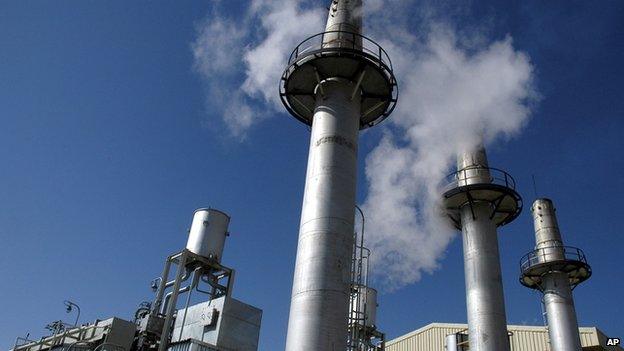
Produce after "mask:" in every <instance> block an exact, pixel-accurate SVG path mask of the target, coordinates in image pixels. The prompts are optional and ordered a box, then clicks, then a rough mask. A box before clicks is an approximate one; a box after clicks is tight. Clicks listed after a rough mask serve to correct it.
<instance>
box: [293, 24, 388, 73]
mask: <svg viewBox="0 0 624 351" xmlns="http://www.w3.org/2000/svg"><path fill="white" fill-rule="evenodd" d="M332 33H336V34H340V35H339V36H338V39H336V40H333V41H332V42H329V43H327V42H325V36H326V35H327V34H332ZM344 36H347V37H348V36H350V37H351V39H352V40H346V39H345V38H344ZM359 39H361V41H362V42H361V43H359ZM317 41H318V42H317ZM335 44H338V46H335ZM345 49H346V50H353V51H361V52H362V53H364V54H366V55H367V56H371V57H372V58H374V59H375V60H376V61H378V63H379V65H380V66H381V65H384V66H387V67H388V68H389V69H390V70H392V60H390V56H389V55H388V53H387V52H386V50H384V49H383V48H382V47H381V45H379V44H377V42H375V41H374V40H372V39H370V38H368V37H366V36H364V35H362V34H358V33H353V32H347V31H340V30H332V31H326V32H321V33H317V34H314V35H312V36H309V37H308V38H306V39H304V40H303V41H302V42H301V43H299V45H297V47H295V49H294V50H293V51H292V53H291V54H290V57H289V58H288V65H291V64H293V63H294V62H296V61H297V60H298V59H299V58H301V57H305V56H308V55H309V54H311V53H313V52H319V51H320V52H324V51H326V52H332V51H340V50H345Z"/></svg>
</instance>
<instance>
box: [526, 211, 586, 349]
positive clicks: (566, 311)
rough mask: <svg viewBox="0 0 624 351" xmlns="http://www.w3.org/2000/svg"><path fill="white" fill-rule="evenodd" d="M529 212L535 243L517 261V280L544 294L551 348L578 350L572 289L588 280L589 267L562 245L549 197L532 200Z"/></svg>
mask: <svg viewBox="0 0 624 351" xmlns="http://www.w3.org/2000/svg"><path fill="white" fill-rule="evenodd" d="M531 212H533V223H534V226H535V243H536V244H535V250H534V251H531V252H530V253H528V254H527V255H525V256H524V257H523V258H522V260H521V261H520V270H521V273H520V282H521V283H522V284H523V285H524V286H526V287H529V288H531V289H539V290H540V291H541V292H542V293H543V294H544V297H543V299H542V301H543V303H544V307H545V310H546V319H547V320H548V335H549V337H550V345H551V350H552V351H581V350H582V348H581V339H580V336H579V330H578V322H577V320H576V311H575V309H574V299H573V298H572V289H574V287H576V286H577V285H578V284H580V283H581V282H583V281H585V280H587V279H589V277H590V276H591V267H590V266H589V265H588V264H587V259H586V258H585V254H584V253H583V251H582V250H581V249H578V248H575V247H566V246H563V240H562V239H561V233H560V232H559V224H558V223H557V217H556V216H555V207H554V205H553V203H552V201H551V200H549V199H537V200H535V202H534V203H533V207H531Z"/></svg>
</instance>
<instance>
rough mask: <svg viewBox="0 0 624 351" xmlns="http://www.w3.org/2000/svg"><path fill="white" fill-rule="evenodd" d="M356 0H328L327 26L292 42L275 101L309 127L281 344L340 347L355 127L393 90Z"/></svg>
mask: <svg viewBox="0 0 624 351" xmlns="http://www.w3.org/2000/svg"><path fill="white" fill-rule="evenodd" d="M361 6H362V1H361V0H333V1H332V3H331V6H330V10H329V17H328V20H327V27H326V31H325V32H323V33H320V34H317V35H316V36H313V37H311V38H308V39H307V40H305V41H304V42H303V43H301V44H300V45H299V46H297V48H295V50H294V51H293V53H292V55H291V57H290V60H289V66H288V68H287V69H286V70H285V72H284V75H283V76H282V81H281V87H280V97H281V99H282V102H283V103H284V105H285V107H286V108H287V109H288V111H289V112H290V113H291V114H293V116H294V117H295V118H297V119H299V120H300V121H302V122H304V123H305V124H307V125H311V126H312V130H311V136H310V151H309V158H308V170H307V174H306V185H305V193H304V198H303V206H302V210H301V224H300V230H299V242H298V248H297V260H296V264H295V274H294V281H293V289H292V299H291V306H290V317H289V321H288V336H287V340H286V350H287V351H302V350H303V351H306V350H310V351H333V350H344V349H345V348H346V342H347V317H348V311H349V286H350V272H351V258H352V257H351V254H352V250H353V244H354V243H353V232H354V213H355V191H356V178H357V174H356V172H357V146H358V135H359V130H360V129H362V128H366V127H368V126H372V125H375V124H377V123H379V122H380V121H381V120H383V119H384V118H385V117H387V116H388V115H389V114H390V112H391V111H392V109H393V108H394V106H395V104H396V95H397V89H396V79H395V78H394V74H393V72H392V64H391V62H390V59H389V58H388V56H387V55H386V54H385V51H383V49H381V47H379V46H378V45H377V44H376V43H374V42H373V41H371V40H370V39H367V38H366V37H363V36H362V35H361V27H362V26H361V22H362V19H361V15H360V14H361ZM364 46H366V47H367V48H369V47H371V46H372V47H373V50H370V51H369V50H367V51H366V52H364V51H363V50H362V47H364Z"/></svg>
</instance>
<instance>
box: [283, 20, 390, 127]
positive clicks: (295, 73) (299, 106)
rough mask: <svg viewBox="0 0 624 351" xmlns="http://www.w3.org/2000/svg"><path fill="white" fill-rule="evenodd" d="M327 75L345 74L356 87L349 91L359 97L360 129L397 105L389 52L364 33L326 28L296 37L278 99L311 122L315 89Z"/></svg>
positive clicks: (381, 118) (382, 118)
mask: <svg viewBox="0 0 624 351" xmlns="http://www.w3.org/2000/svg"><path fill="white" fill-rule="evenodd" d="M330 37H332V38H334V39H331V40H330V39H329V38H330ZM335 38H338V39H335ZM327 78H344V79H348V80H350V81H352V82H353V83H354V84H356V86H357V87H358V88H359V89H360V90H361V94H360V95H359V96H357V95H355V96H354V98H359V99H360V100H361V111H362V115H361V116H360V129H365V128H368V127H371V126H374V125H376V124H378V123H380V122H381V121H383V120H384V119H385V118H386V117H388V115H390V113H391V112H392V110H394V108H395V106H396V102H397V97H398V86H397V81H396V78H395V77H394V72H393V70H392V62H391V61H390V57H389V56H388V54H387V53H386V51H385V50H384V49H383V48H382V47H381V46H380V45H379V44H377V43H375V42H374V41H373V40H371V39H369V38H367V37H365V36H363V35H360V34H356V33H350V32H342V31H328V32H323V33H319V34H316V35H313V36H311V37H309V38H307V39H306V40H304V41H303V42H301V44H299V45H298V46H297V47H296V48H295V50H294V51H293V52H292V54H291V55H290V58H289V60H288V67H287V68H286V70H285V71H284V73H283V75H282V78H281V82H280V98H281V100H282V103H283V104H284V106H285V107H286V109H287V110H288V111H289V112H290V113H291V114H292V115H293V116H294V117H295V118H297V119H298V120H299V121H301V122H303V123H305V124H307V125H312V119H313V118H314V109H315V106H316V95H317V91H316V89H317V86H318V85H319V83H320V82H321V81H323V80H324V79H327Z"/></svg>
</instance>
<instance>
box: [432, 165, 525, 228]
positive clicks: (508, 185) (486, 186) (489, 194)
mask: <svg viewBox="0 0 624 351" xmlns="http://www.w3.org/2000/svg"><path fill="white" fill-rule="evenodd" d="M469 170H471V171H474V170H485V171H487V172H488V173H489V174H490V178H489V179H488V180H489V181H488V182H478V183H473V182H470V181H469V179H468V178H466V176H465V174H466V173H465V171H466V170H465V169H464V170H459V171H457V172H454V173H451V174H449V175H448V176H447V177H446V186H445V187H444V189H445V191H444V197H443V205H444V207H445V208H444V211H445V212H446V214H447V215H448V217H449V219H450V220H451V221H452V223H453V225H454V226H455V228H457V229H460V230H461V213H460V210H461V208H462V207H464V206H472V205H473V204H474V203H476V202H487V203H490V205H491V207H492V213H491V215H490V219H492V220H493V221H494V223H495V224H496V225H497V226H503V225H505V224H507V223H510V222H511V221H513V220H514V219H516V218H517V217H518V216H519V215H520V212H522V198H521V197H520V194H518V192H516V182H515V180H514V179H513V178H512V177H511V176H510V175H509V174H508V173H507V172H505V171H503V170H500V169H497V168H491V167H481V166H479V167H472V168H470V169H469Z"/></svg>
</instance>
